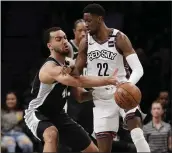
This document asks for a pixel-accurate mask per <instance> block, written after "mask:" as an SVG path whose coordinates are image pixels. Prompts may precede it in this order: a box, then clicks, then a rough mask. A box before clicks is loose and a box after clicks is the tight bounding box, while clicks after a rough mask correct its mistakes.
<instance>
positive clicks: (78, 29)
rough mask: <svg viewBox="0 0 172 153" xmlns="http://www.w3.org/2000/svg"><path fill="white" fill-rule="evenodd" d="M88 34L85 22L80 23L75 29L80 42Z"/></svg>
mask: <svg viewBox="0 0 172 153" xmlns="http://www.w3.org/2000/svg"><path fill="white" fill-rule="evenodd" d="M86 32H87V28H86V24H85V22H79V23H78V24H77V25H76V28H75V29H74V34H75V38H76V39H77V40H79V42H80V41H81V39H82V38H84V37H85V35H86Z"/></svg>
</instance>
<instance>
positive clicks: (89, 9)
mask: <svg viewBox="0 0 172 153" xmlns="http://www.w3.org/2000/svg"><path fill="white" fill-rule="evenodd" d="M83 13H90V14H95V15H98V16H103V17H104V16H105V9H104V8H103V7H102V6H101V5H100V4H96V3H94V4H89V5H87V6H86V7H85V8H84V10H83Z"/></svg>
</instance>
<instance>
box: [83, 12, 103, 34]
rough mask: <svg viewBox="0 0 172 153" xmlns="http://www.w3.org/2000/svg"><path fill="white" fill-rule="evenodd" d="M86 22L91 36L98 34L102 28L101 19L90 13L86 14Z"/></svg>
mask: <svg viewBox="0 0 172 153" xmlns="http://www.w3.org/2000/svg"><path fill="white" fill-rule="evenodd" d="M84 20H85V23H86V26H87V30H88V32H89V33H90V35H94V34H96V33H97V32H98V30H99V27H100V17H99V16H96V15H92V14H90V13H84Z"/></svg>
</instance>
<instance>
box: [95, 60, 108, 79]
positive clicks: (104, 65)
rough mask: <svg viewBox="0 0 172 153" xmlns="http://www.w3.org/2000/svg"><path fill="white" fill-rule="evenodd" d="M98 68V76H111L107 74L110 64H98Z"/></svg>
mask: <svg viewBox="0 0 172 153" xmlns="http://www.w3.org/2000/svg"><path fill="white" fill-rule="evenodd" d="M97 68H98V69H99V72H98V76H109V74H107V70H108V64H107V63H103V64H102V63H97ZM102 71H103V72H102ZM102 73H103V74H102Z"/></svg>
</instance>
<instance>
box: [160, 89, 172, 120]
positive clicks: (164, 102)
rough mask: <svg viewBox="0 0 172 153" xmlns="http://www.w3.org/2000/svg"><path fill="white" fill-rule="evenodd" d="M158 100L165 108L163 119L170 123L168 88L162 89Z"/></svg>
mask: <svg viewBox="0 0 172 153" xmlns="http://www.w3.org/2000/svg"><path fill="white" fill-rule="evenodd" d="M157 100H158V101H159V102H160V103H161V105H162V107H163V109H164V114H163V121H165V122H168V123H170V121H171V120H170V117H171V106H170V101H169V95H168V91H166V90H162V91H160V93H159V95H158V98H157Z"/></svg>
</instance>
